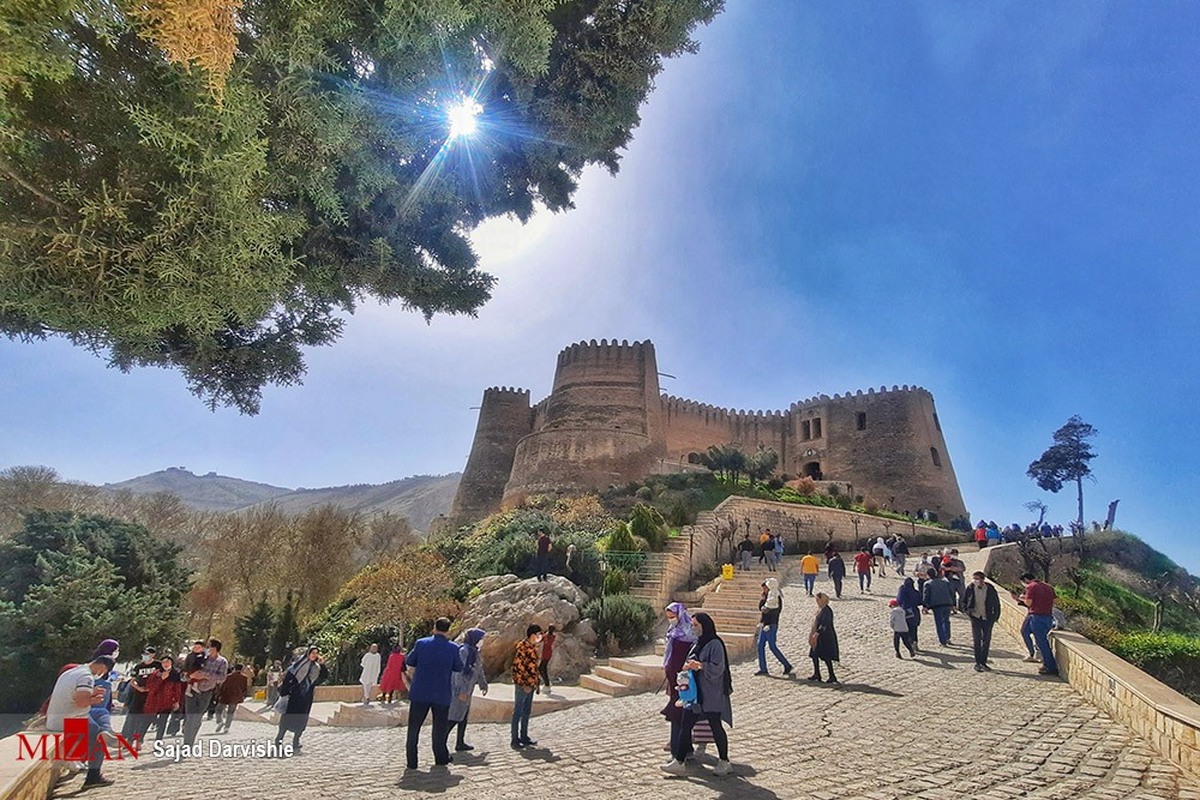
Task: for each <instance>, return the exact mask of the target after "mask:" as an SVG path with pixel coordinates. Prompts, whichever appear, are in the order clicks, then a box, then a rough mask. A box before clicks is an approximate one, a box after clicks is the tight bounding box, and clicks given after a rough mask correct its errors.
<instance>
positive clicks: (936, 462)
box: [929, 447, 942, 467]
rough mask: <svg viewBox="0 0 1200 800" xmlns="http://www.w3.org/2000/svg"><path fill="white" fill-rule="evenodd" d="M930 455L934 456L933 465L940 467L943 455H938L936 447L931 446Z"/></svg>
mask: <svg viewBox="0 0 1200 800" xmlns="http://www.w3.org/2000/svg"><path fill="white" fill-rule="evenodd" d="M929 455H930V456H932V457H933V465H934V466H935V467H940V466H941V465H942V457H941V456H940V455H938V451H937V448H936V447H931V448H929Z"/></svg>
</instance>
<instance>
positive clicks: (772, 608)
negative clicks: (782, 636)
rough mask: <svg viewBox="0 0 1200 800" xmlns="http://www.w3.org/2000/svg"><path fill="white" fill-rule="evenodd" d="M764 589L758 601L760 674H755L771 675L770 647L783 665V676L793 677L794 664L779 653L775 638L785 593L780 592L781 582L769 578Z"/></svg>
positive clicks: (758, 673) (763, 584) (764, 584)
mask: <svg viewBox="0 0 1200 800" xmlns="http://www.w3.org/2000/svg"><path fill="white" fill-rule="evenodd" d="M762 587H763V591H762V597H761V598H759V601H758V610H759V611H760V612H761V614H762V616H761V617H760V618H759V632H758V672H756V673H754V674H755V675H768V674H770V673H768V672H767V648H768V647H770V648H771V653H772V655H774V656H775V658H777V659H779V663H780V664H783V674H784V675H791V674H792V664H791V662H790V661H788V660H787V658H786V657H785V656H784V655H783V653H781V652H779V646H778V645H777V644H776V643H775V637H776V636H778V635H779V614H780V612H782V611H783V592H781V591H780V590H779V580H778V579H777V578H767V579H766V580H765V581H763V583H762Z"/></svg>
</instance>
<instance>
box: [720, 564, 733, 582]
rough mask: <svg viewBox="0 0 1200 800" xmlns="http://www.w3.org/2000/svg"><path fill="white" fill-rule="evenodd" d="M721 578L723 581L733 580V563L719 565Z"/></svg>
mask: <svg viewBox="0 0 1200 800" xmlns="http://www.w3.org/2000/svg"><path fill="white" fill-rule="evenodd" d="M721 580H724V581H731V580H733V564H722V565H721Z"/></svg>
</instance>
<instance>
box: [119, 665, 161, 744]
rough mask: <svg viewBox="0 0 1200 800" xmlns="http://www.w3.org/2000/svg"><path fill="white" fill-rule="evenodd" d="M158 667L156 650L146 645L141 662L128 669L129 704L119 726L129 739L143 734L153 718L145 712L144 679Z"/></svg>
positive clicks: (145, 689) (155, 671)
mask: <svg viewBox="0 0 1200 800" xmlns="http://www.w3.org/2000/svg"><path fill="white" fill-rule="evenodd" d="M160 668H161V665H160V663H159V661H158V657H157V651H156V650H155V649H154V648H153V647H147V648H146V649H145V650H143V651H142V663H140V664H138V665H137V666H136V667H134V668H133V669H131V670H130V671H129V675H128V677H129V681H130V684H129V688H130V694H129V704H128V705H127V706H126V709H125V711H126V713H125V724H124V725H123V726H121V735H122V736H124V737H125V738H126V739H129V740H130V741H132V740H133V737H134V736H145V735H146V731H148V730H149V729H150V720H151V719H153V718H152V717H151V716H150V715H148V714H146V713H145V707H146V693H147V692H148V691H149V689H147V688H146V679H147V678H149V677H150V676H151V675H154V674H155V673H157V672H158V671H159V669H160Z"/></svg>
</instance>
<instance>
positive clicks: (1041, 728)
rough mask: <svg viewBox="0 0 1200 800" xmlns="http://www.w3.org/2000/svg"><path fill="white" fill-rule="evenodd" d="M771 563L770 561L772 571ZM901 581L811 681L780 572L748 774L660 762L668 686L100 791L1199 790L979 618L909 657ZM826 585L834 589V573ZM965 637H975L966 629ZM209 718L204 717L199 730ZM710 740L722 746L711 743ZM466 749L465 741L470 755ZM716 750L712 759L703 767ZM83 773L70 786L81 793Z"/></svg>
mask: <svg viewBox="0 0 1200 800" xmlns="http://www.w3.org/2000/svg"><path fill="white" fill-rule="evenodd" d="M764 574H765V573H764ZM898 586H899V581H898V580H897V579H896V578H895V577H885V578H878V577H877V578H876V579H875V585H874V589H875V592H874V593H873V594H869V595H860V594H858V590H857V584H855V585H854V586H853V587H851V586H850V585H849V584H847V587H848V589H849V591H850V593H849V594H847V595H846V596H845V597H844V598H843V599H841V600H835V601H834V602H833V608H834V614H835V625H836V628H837V630H838V636H839V640H840V643H841V650H842V663H841V665H840V668H839V671H838V677H839V678H840V679H841V680H842V681H843V684H842V685H841V686H838V687H835V686H829V685H825V684H814V683H810V682H808V681H806V680H804V675H805V674H806V673H807V672H808V668H809V662H808V660H807V659H806V657H805V656H806V654H807V646H806V644H805V641H806V639H807V630H808V627H809V624H810V622H811V619H812V616H813V614H814V613H815V610H816V609H815V606H814V605H813V601H812V599H811V598H808V597H806V596H804V593H803V591H802V590H801V589H799V588H797V587H796V586H794V585H793V586H788V587H786V588H785V589H784V614H783V618H782V622H781V626H780V634H779V643H780V647H781V649H782V650H783V651H784V652H785V653H786V654H788V656H789V658H791V659H792V660H793V661H794V662H795V664H796V673H797V675H799V677H798V678H797V677H792V678H785V677H783V676H781V675H780V674H779V665H778V664H775V663H773V662H772V663H770V668H771V670H772V672H773V674H772V675H771V676H768V677H754V676H753V675H752V673H753V672H754V671H755V669H756V668H757V665H756V664H755V663H754V661H752V660H750V661H742V662H740V663H738V664H736V665H735V666H734V670H733V672H734V697H733V707H734V723H735V727H734V728H733V729H732V730H731V731H730V748H731V758H732V761H733V763H734V773H735V774H734V775H733V776H730V777H725V778H719V777H716V776H713V775H712V773H711V764H712V763H713V760H712V759H711V758H710V759H707V760H706V761H704V762H703V763H702V764H701V765H699V766H696V767H694V768H693V769H692V771H691V773H690V775H689V777H688V778H668V777H665V776H664V775H663V774H662V772H661V771H660V770H659V769H658V766H659V764H660V763H662V762H663V760H664V759H665V758H666V753H665V752H664V751H663V750H662V747H663V745H664V744H665V743H666V739H667V726H666V724H665V722H664V721H663V719H662V717H660V716H659V714H658V712H659V710H660V709H661V708H662V706H663V705H664V703H665V698H664V696H663V695H662V694H641V695H636V696H632V697H624V698H618V699H612V700H603V701H599V702H593V703H588V704H586V705H582V706H579V707H576V708H572V709H568V710H565V711H560V712H556V713H554V714H549V715H546V716H545V717H541V718H535V719H534V720H533V721H532V723H531V725H530V733H531V735H532V736H533V737H534V738H535V739H537V740H538V741H539V744H538V746H537V747H535V748H531V749H528V750H524V751H513V750H511V749H509V747H508V727H507V725H503V724H479V725H472V726H470V727H469V728H468V740H469V741H471V742H472V743H473V744H474V745H475V746H476V748H477V749H476V750H475V751H474V752H472V753H470V754H467V755H466V756H465V757H456V762H455V763H454V764H453V765H451V766H449V767H432V766H431V764H432V756H431V755H430V753H429V750H428V735H429V733H428V729H426V731H425V738H424V739H423V740H422V744H423V747H422V751H421V759H422V767H421V768H420V769H419V770H417V771H406V770H405V769H404V730H403V729H400V728H381V729H351V728H337V727H333V726H321V727H314V728H310V729H309V731H308V732H307V733H306V734H305V735H304V752H303V754H302V755H298V756H295V757H292V758H276V759H256V758H245V757H241V758H228V759H224V758H220V759H218V758H194V759H187V760H184V761H183V762H181V763H172V762H169V761H166V760H163V759H156V758H155V757H154V756H153V754H151V753H146V754H144V755H143V757H142V758H141V759H140V760H139V761H138V762H136V763H135V762H129V761H126V762H124V763H118V764H110V765H109V766H108V767H106V774H108V775H110V776H111V777H113V778H115V779H116V780H117V784H116V785H114V786H113V787H111V788H107V789H95V790H90V791H88V792H87V796H88V798H123V799H124V800H143V798H144V799H146V800H149V799H150V798H155V799H157V798H161V797H171V798H172V800H192V799H193V798H195V799H196V800H198V799H199V798H201V797H205V798H207V797H211V796H212V795H213V794H214V793H216V794H219V795H221V796H227V797H280V796H282V797H288V798H309V797H311V798H326V797H347V798H388V800H393V798H395V797H397V796H404V797H464V798H466V797H470V798H472V799H473V800H491V799H492V798H496V799H497V800H498V799H500V798H530V799H532V798H555V800H569V799H570V798H574V797H577V796H595V795H600V796H604V797H613V798H654V799H655V800H663V798H688V799H689V800H695V799H696V798H727V799H728V800H733V799H734V798H737V799H738V800H741V799H743V798H745V799H746V800H770V799H772V798H798V797H813V798H818V799H819V800H835V799H836V798H846V799H847V800H849V799H850V798H869V799H871V800H875V799H876V798H877V799H878V800H893V799H898V798H906V799H907V798H919V799H920V800H942V799H943V798H945V800H951V798H953V799H954V800H958V799H959V798H963V797H971V798H976V799H978V800H1009V799H1010V798H1036V799H1038V800H1056V799H1057V798H1063V799H1064V800H1066V798H1089V800H1107V799H1108V798H1111V799H1112V800H1162V799H1163V798H1182V800H1200V776H1195V775H1187V774H1184V773H1182V772H1181V771H1180V770H1179V769H1178V768H1177V767H1175V766H1174V765H1172V764H1170V763H1169V762H1166V761H1165V760H1164V759H1162V758H1160V757H1159V756H1158V755H1157V754H1156V753H1155V752H1154V751H1153V750H1151V749H1150V748H1149V747H1148V746H1147V745H1146V744H1144V743H1143V742H1141V741H1140V740H1137V739H1135V737H1134V736H1133V735H1132V733H1131V732H1130V731H1128V730H1127V729H1126V728H1125V727H1124V726H1122V725H1120V724H1119V723H1117V722H1115V721H1114V720H1112V719H1111V718H1110V717H1108V716H1107V715H1105V714H1104V713H1103V712H1101V711H1099V710H1098V709H1096V708H1095V707H1093V706H1090V705H1088V704H1087V703H1086V702H1084V701H1083V700H1082V699H1081V698H1080V696H1079V695H1077V694H1076V693H1075V692H1074V691H1073V690H1072V689H1071V687H1070V686H1069V685H1068V684H1066V683H1065V682H1063V681H1061V680H1057V679H1054V678H1043V677H1040V676H1037V675H1036V674H1034V673H1035V668H1036V666H1037V665H1034V664H1025V663H1023V662H1021V660H1020V659H1021V657H1022V656H1023V655H1024V652H1023V648H1022V647H1021V645H1020V644H1019V643H1018V642H1016V641H1014V640H1012V639H1011V638H1009V637H1008V636H1007V634H1004V633H1003V632H1002V631H1001V630H1000V629H997V631H996V637H995V642H994V645H993V666H994V668H995V671H994V672H991V673H976V672H974V671H973V670H972V669H971V665H972V663H973V662H972V658H971V652H970V646H969V642H970V630H969V626H968V625H967V624H966V622H965V620H963V618H961V617H955V618H954V620H953V623H952V629H953V633H952V639H953V642H954V644H953V646H951V647H949V648H940V647H937V646H936V644H933V645H931V643H932V642H934V641H935V639H934V636H933V633H932V631H933V625H932V619H931V618H930V617H925V619H924V621H923V624H922V626H921V639H922V640H923V642H924V643H925V645H926V646H927V648H928V649H926V650H923V651H922V652H920V653H918V657H917V658H916V659H915V660H910V659H909V658H907V656H906V657H905V658H904V659H897V658H896V657H895V655H894V654H893V652H892V649H891V633H890V631H889V630H888V628H887V608H886V600H887V599H888V598H889V597H891V596H892V595H893V594H894V592H895V590H896V588H897V587H898ZM818 587H819V588H820V589H822V590H826V591H829V590H830V587H829V584H828V582H827V581H826V580H825V579H824V578H822V579H821V580H820V581H819V582H818ZM964 645H965V646H964ZM211 730H212V727H211V723H207V722H206V723H205V727H204V728H203V729H202V736H203V735H204V734H206V733H208V732H209V731H211ZM273 733H274V730H273V729H272V728H271V727H269V726H268V725H266V724H262V723H251V722H244V723H243V722H235V724H234V727H233V731H232V732H231V733H229V734H227V735H223V736H219V737H211V738H214V739H220V740H221V741H223V742H224V741H228V742H240V743H246V742H262V741H266V740H269V739H270V738H272V735H273ZM711 749H712V746H710V751H711ZM456 755H457V754H456ZM706 764H707V766H706ZM78 788H79V778H75V779H73V780H72V781H70V782H67V783H65V784H64V785H62V786H61V787H60V788H59V790H58V792H57V795H56V796H58V797H67V796H71V795H72V794H73V793H74V792H75V791H77V790H78Z"/></svg>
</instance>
